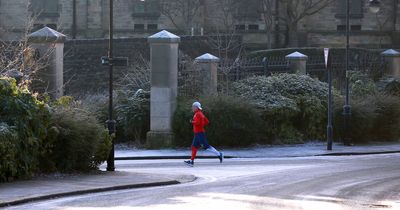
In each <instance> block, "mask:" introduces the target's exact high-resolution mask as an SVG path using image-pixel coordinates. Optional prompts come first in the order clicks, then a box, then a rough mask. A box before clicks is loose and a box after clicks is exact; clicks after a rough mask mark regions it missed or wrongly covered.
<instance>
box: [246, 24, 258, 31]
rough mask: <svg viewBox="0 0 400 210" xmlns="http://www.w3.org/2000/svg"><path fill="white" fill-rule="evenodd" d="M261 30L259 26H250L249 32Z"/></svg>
mask: <svg viewBox="0 0 400 210" xmlns="http://www.w3.org/2000/svg"><path fill="white" fill-rule="evenodd" d="M259 29H260V26H259V25H254V24H251V25H249V31H258V30H259Z"/></svg>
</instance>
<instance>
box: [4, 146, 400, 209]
mask: <svg viewBox="0 0 400 210" xmlns="http://www.w3.org/2000/svg"><path fill="white" fill-rule="evenodd" d="M222 151H223V152H224V154H225V155H226V156H227V157H228V158H268V157H271V158H283V157H306V156H316V155H364V154H380V153H394V152H398V153H400V144H390V145H388V144H376V145H368V146H351V147H346V146H342V145H339V144H335V145H334V147H333V150H332V151H327V150H326V146H325V145H324V144H323V143H307V144H302V145H293V146H259V147H252V148H245V149H223V150H222ZM115 154H116V159H117V160H118V159H119V160H121V161H122V160H124V159H133V160H134V159H184V158H188V155H189V154H190V151H189V149H179V150H172V149H169V150H142V149H134V148H128V147H124V146H120V145H118V146H117V147H116V152H115ZM199 155H200V157H201V158H213V157H212V156H210V155H209V154H208V153H206V152H199ZM116 164H117V165H118V161H117V163H116ZM195 179H196V178H195V177H194V176H188V175H155V174H143V173H131V172H126V171H117V172H101V171H99V172H96V173H92V174H74V175H63V174H56V175H55V174H53V175H48V176H41V177H36V178H34V179H33V180H27V181H15V182H11V183H2V184H0V207H4V206H8V205H16V204H22V203H26V202H30V201H39V200H44V199H51V198H56V197H62V196H71V195H80V194H86V193H94V192H104V191H111V190H120V189H131V188H139V187H151V186H162V185H171V184H179V183H186V182H190V181H194V180H195Z"/></svg>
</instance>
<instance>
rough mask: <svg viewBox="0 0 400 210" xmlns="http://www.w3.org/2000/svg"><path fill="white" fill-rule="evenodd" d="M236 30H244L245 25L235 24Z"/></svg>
mask: <svg viewBox="0 0 400 210" xmlns="http://www.w3.org/2000/svg"><path fill="white" fill-rule="evenodd" d="M235 30H236V31H244V30H246V25H235Z"/></svg>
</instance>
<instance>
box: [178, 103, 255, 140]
mask: <svg viewBox="0 0 400 210" xmlns="http://www.w3.org/2000/svg"><path fill="white" fill-rule="evenodd" d="M194 101H195V100H194V99H191V100H180V102H179V103H178V107H177V110H176V112H175V115H174V119H173V130H174V133H175V138H176V141H175V145H176V146H189V145H191V143H192V139H193V130H192V125H191V123H190V119H192V118H193V112H192V110H191V107H192V103H193V102H194ZM200 101H201V103H202V106H203V108H204V110H203V112H204V114H205V115H206V116H207V118H208V119H209V120H210V125H209V126H207V128H206V130H207V131H206V133H207V138H208V140H209V142H210V144H211V145H215V146H247V145H251V144H254V143H257V142H260V139H261V137H262V136H260V134H261V130H260V126H259V125H261V124H262V120H261V117H260V115H259V113H258V112H257V110H256V109H255V108H254V107H253V106H252V105H250V104H249V103H247V102H245V101H243V100H240V99H236V98H233V97H229V96H211V97H201V98H200Z"/></svg>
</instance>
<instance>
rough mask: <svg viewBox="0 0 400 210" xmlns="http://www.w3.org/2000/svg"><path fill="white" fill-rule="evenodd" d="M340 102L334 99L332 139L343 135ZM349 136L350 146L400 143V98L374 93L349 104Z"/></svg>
mask: <svg viewBox="0 0 400 210" xmlns="http://www.w3.org/2000/svg"><path fill="white" fill-rule="evenodd" d="M343 104H344V102H343V99H337V100H336V103H335V111H334V131H335V136H336V138H340V137H342V135H343V123H344V119H343V115H342V113H343V108H342V106H343ZM350 105H351V111H352V115H351V121H350V134H351V138H352V141H353V142H354V143H367V142H369V141H397V140H399V139H400V132H399V129H398V128H399V126H400V98H398V97H396V96H391V95H386V94H381V93H376V94H371V95H365V96H364V97H356V98H353V99H352V100H351V101H350Z"/></svg>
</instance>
